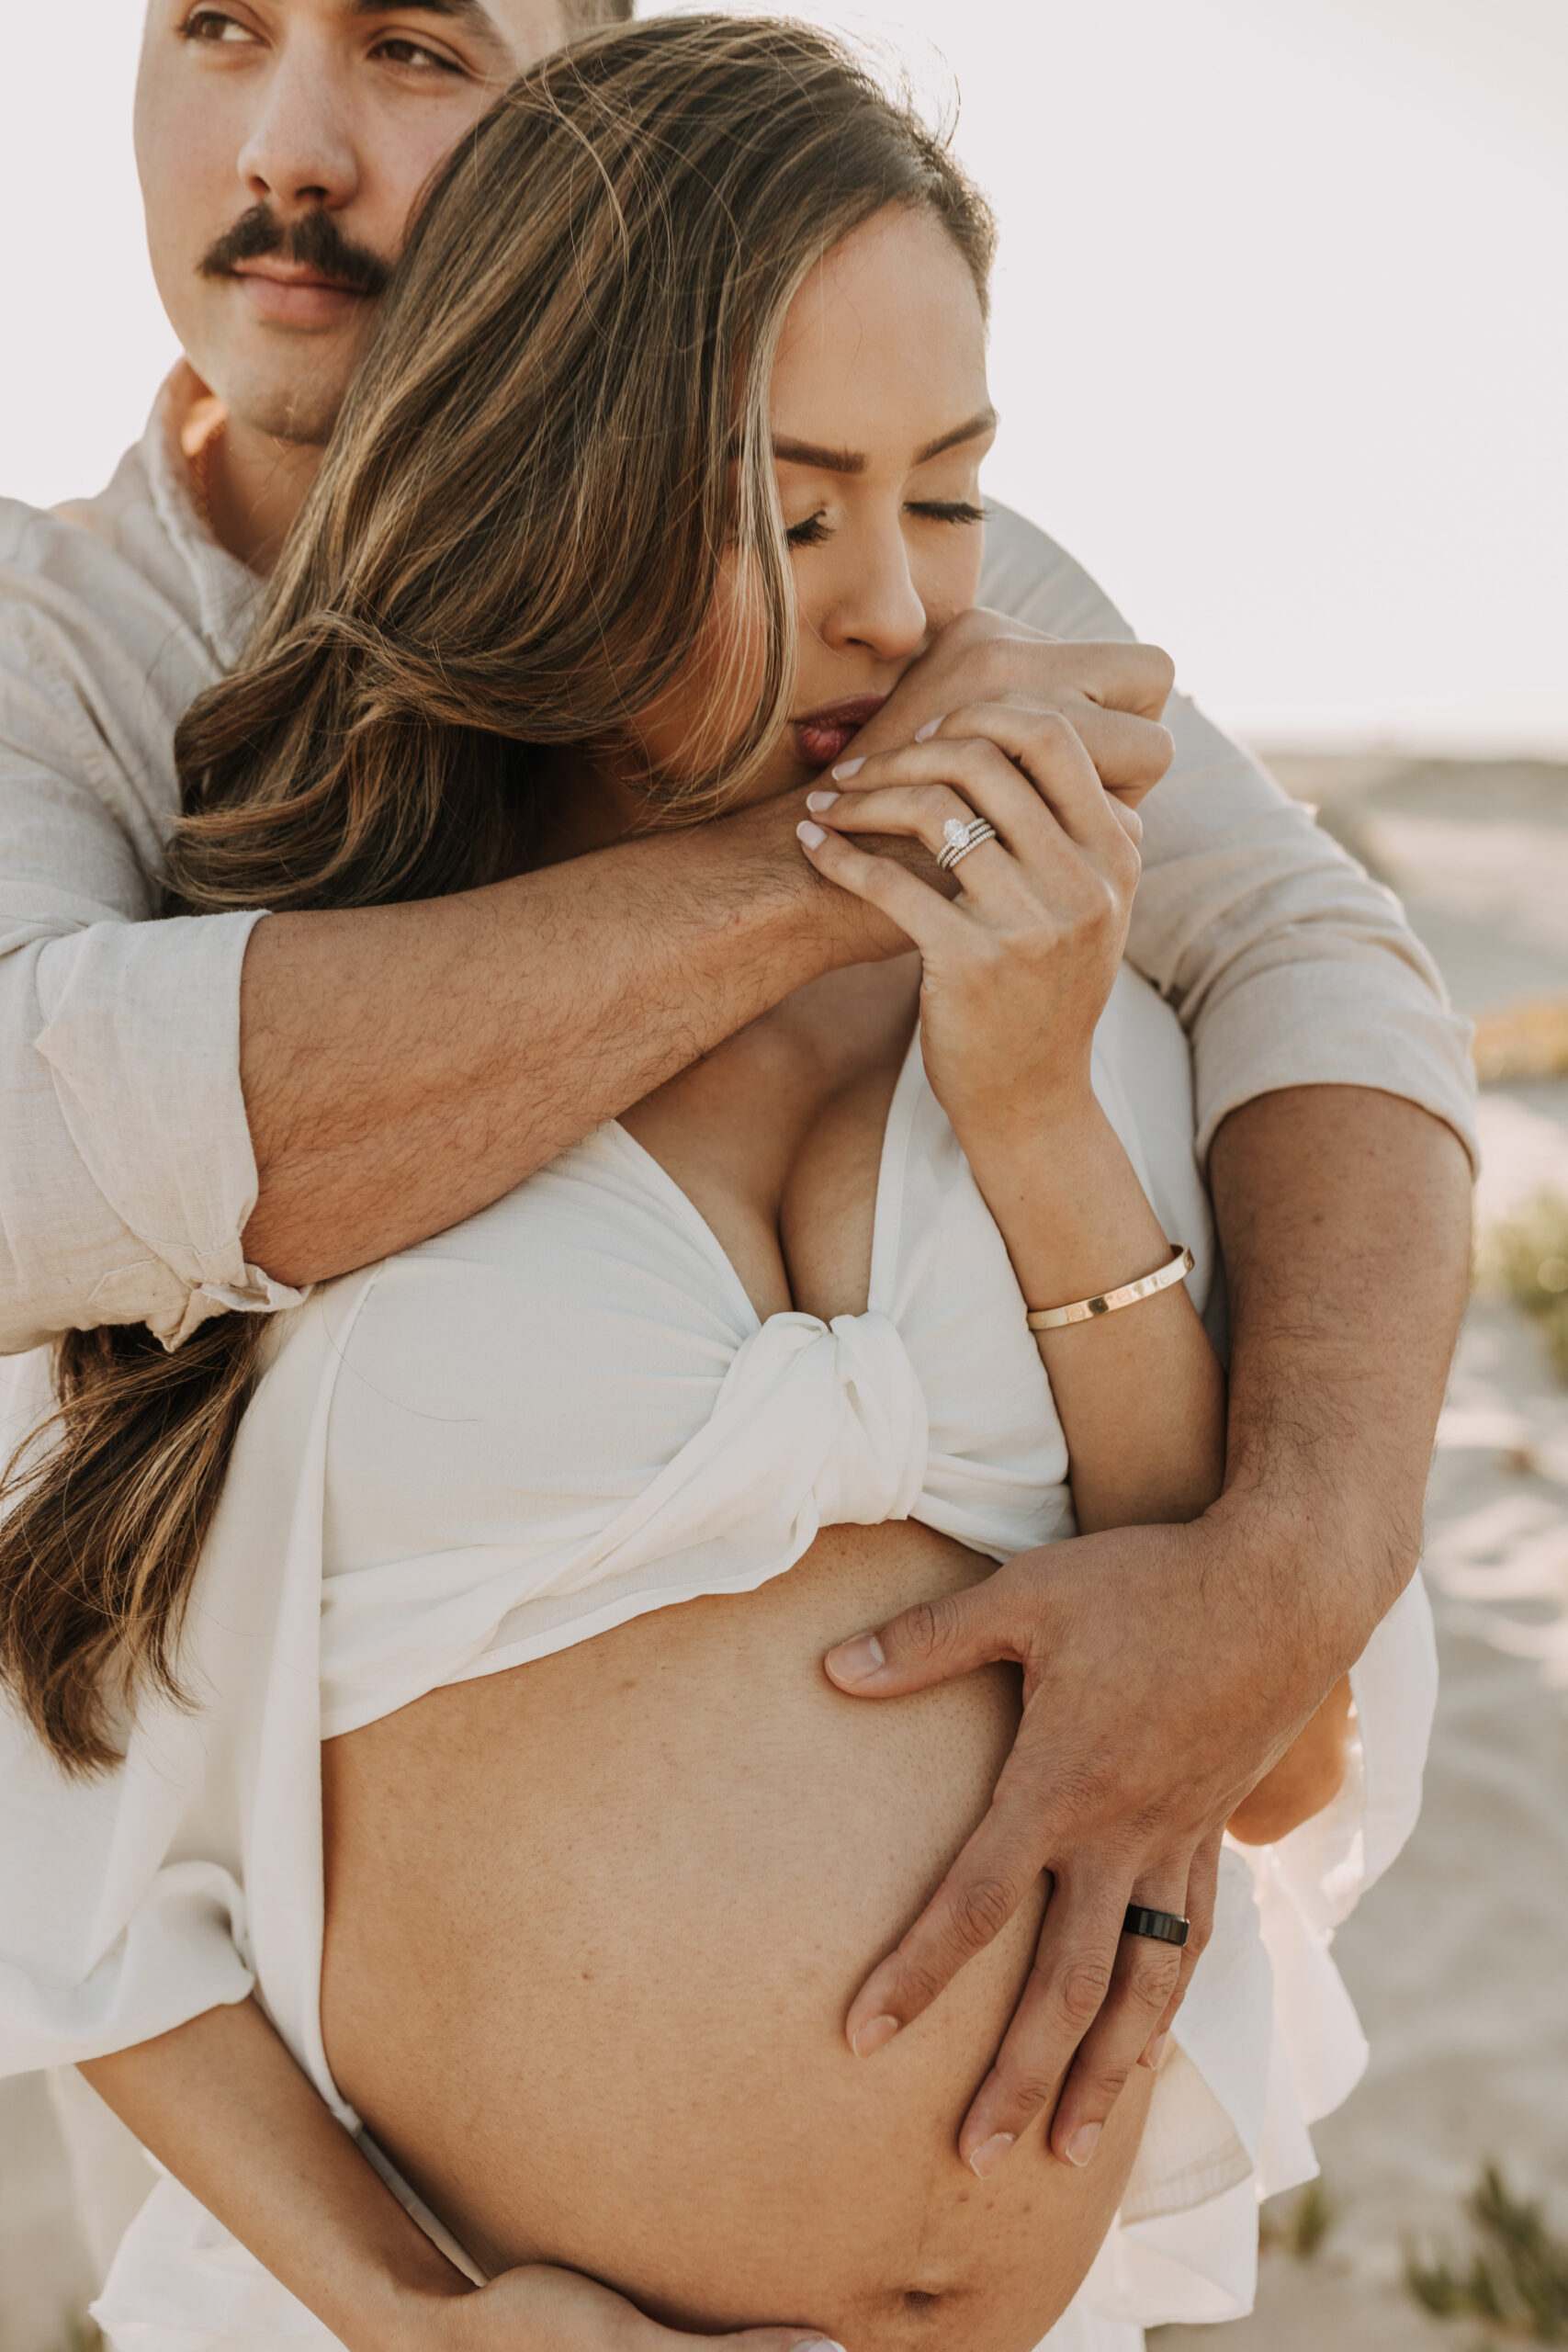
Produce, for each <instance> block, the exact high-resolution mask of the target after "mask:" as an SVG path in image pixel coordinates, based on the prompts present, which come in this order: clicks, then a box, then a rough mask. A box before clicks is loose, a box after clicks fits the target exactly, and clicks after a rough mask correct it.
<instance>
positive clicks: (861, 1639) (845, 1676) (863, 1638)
mask: <svg viewBox="0 0 1568 2352" xmlns="http://www.w3.org/2000/svg"><path fill="white" fill-rule="evenodd" d="M801 830H802V831H805V827H804V826H803V827H802V828H801ZM886 1663H887V1653H886V1650H885V1649H884V1648H883V1646H882V1644H881V1643H880V1642H879V1641H878V1640H877V1638H876V1635H875V1634H860V1635H858V1636H857V1638H856V1639H855V1640H854V1641H852V1642H840V1645H839V1646H838V1648H837V1649H836V1650H829V1653H828V1658H827V1666H828V1671H829V1674H830V1675H831V1676H832V1678H833V1679H834V1681H835V1682H869V1681H870V1679H871V1678H872V1676H873V1675H874V1674H880V1673H881V1671H882V1669H883V1668H884V1667H885V1666H886Z"/></svg>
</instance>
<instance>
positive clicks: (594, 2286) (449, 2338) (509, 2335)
mask: <svg viewBox="0 0 1568 2352" xmlns="http://www.w3.org/2000/svg"><path fill="white" fill-rule="evenodd" d="M432 2320H433V2326H432V2328H431V2329H430V2330H429V2331H420V2332H419V2333H418V2334H417V2335H416V2336H415V2338H414V2341H413V2343H412V2344H411V2345H409V2346H407V2347H406V2352H842V2347H841V2346H837V2345H834V2344H832V2343H830V2342H829V2339H828V2338H827V2337H826V2336H825V2335H821V2334H820V2333H819V2332H818V2330H817V2329H815V2328H809V2327H749V2328H746V2329H743V2330H742V2331H741V2333H740V2334H739V2335H685V2334H683V2333H682V2331H681V2330H680V2329H678V2328H668V2327H660V2325H659V2324H658V2323H657V2322H656V2321H654V2320H651V2319H649V2318H648V2317H647V2316H646V2315H645V2314H644V2313H643V2312H639V2311H638V2310H637V2307H636V2305H635V2304H633V2303H628V2302H627V2301H626V2298H625V2296H624V2295H617V2294H615V2292H614V2290H612V2289H610V2288H608V2287H602V2286H601V2285H600V2284H599V2282H598V2280H597V2279H595V2278H584V2277H583V2276H582V2274H581V2271H577V2270H558V2269H557V2268H555V2267H553V2265H551V2264H549V2263H544V2262H535V2263H529V2264H527V2265H525V2267H523V2268H521V2269H517V2270H507V2271H503V2272H502V2275H501V2276H500V2278H492V2279H491V2282H490V2284H489V2286H488V2287H479V2288H476V2289H475V2290H474V2291H473V2293H472V2294H468V2295H455V2296H452V2297H450V2298H446V2299H440V2300H438V2301H436V2302H435V2303H434V2306H433V2309H432Z"/></svg>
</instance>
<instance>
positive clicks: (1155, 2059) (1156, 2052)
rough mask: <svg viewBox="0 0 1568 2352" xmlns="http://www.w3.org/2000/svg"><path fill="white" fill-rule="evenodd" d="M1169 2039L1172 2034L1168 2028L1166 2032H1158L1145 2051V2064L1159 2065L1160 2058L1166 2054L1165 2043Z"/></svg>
mask: <svg viewBox="0 0 1568 2352" xmlns="http://www.w3.org/2000/svg"><path fill="white" fill-rule="evenodd" d="M1169 2040H1170V2034H1169V2032H1168V2031H1166V2032H1165V2033H1156V2036H1155V2038H1154V2040H1153V2041H1151V2042H1150V2044H1149V2046H1148V2048H1147V2049H1146V2050H1145V2052H1144V2064H1145V2066H1157V2065H1158V2064H1159V2062H1160V2060H1161V2059H1162V2058H1163V2057H1164V2056H1165V2045H1166V2043H1167V2042H1168V2041H1169Z"/></svg>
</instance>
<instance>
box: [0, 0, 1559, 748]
mask: <svg viewBox="0 0 1568 2352" xmlns="http://www.w3.org/2000/svg"><path fill="white" fill-rule="evenodd" d="M656 12H659V13H662V10H661V9H656ZM795 13H797V14H802V15H807V16H811V17H816V18H818V20H821V21H826V22H829V23H832V24H837V25H838V26H840V28H843V29H844V30H846V31H847V32H849V33H851V34H852V35H855V36H858V37H859V38H861V39H863V40H868V41H871V42H873V43H874V44H875V45H876V47H877V48H878V50H879V51H881V52H883V53H886V52H888V51H891V52H893V53H894V54H896V55H897V57H898V58H899V59H900V60H901V61H902V62H903V63H904V65H905V66H906V67H907V69H908V72H909V74H911V76H912V78H913V80H914V82H915V84H916V86H917V87H918V89H919V91H920V92H921V94H922V96H925V97H926V98H927V99H928V101H929V103H931V105H932V106H936V107H941V106H943V105H946V104H948V103H950V102H951V100H952V98H953V96H954V94H955V93H956V95H957V96H958V98H959V100H960V102H961V104H960V113H959V118H958V128H957V133H956V142H955V143H956V145H957V149H958V152H959V153H960V154H961V155H962V156H963V157H964V160H965V161H966V162H967V163H968V164H969V166H970V168H971V170H972V171H973V172H974V174H975V175H976V177H977V178H978V179H979V180H980V182H981V184H982V186H983V187H985V188H986V189H987V193H988V194H989V195H990V196H991V198H992V199H993V201H994V203H995V204H996V206H997V209H998V213H999V215H1000V220H1001V227H1002V248H1001V261H1000V266H999V275H998V286H997V300H996V322H995V327H994V332H993V338H992V389H993V392H994V394H995V397H996V399H997V402H998V407H999V408H1000V410H1001V413H1002V431H1001V434H1000V436H999V438H998V447H997V451H996V455H995V457H994V458H993V459H992V461H991V465H990V468H989V470H988V477H987V488H988V489H989V491H990V492H991V493H992V494H993V495H994V496H996V497H998V498H1003V499H1006V500H1007V501H1009V503H1012V504H1014V505H1017V506H1020V507H1021V508H1022V509H1023V510H1024V511H1025V512H1026V513H1028V514H1029V515H1032V517H1033V519H1034V520H1035V521H1036V522H1038V523H1040V524H1041V525H1042V526H1043V527H1044V528H1045V529H1047V530H1048V531H1050V532H1051V533H1052V534H1053V535H1054V536H1055V537H1057V538H1059V539H1061V540H1062V541H1063V542H1064V543H1065V544H1066V546H1067V547H1069V548H1071V549H1072V550H1073V552H1074V553H1075V554H1076V555H1077V556H1078V557H1079V558H1080V559H1081V560H1083V561H1084V562H1086V563H1087V564H1088V565H1089V568H1090V570H1091V571H1094V573H1095V574H1096V575H1097V577H1098V578H1099V579H1100V581H1101V582H1102V583H1103V584H1104V586H1105V587H1106V588H1107V589H1108V590H1109V591H1110V593H1111V595H1112V596H1113V597H1114V598H1115V599H1116V601H1117V602H1118V604H1120V605H1121V606H1122V610H1123V611H1124V612H1125V613H1126V614H1127V616H1128V617H1129V619H1130V620H1131V621H1132V622H1133V624H1134V627H1135V628H1137V629H1138V631H1139V633H1140V634H1141V635H1144V636H1145V637H1151V638H1156V639H1158V640H1159V641H1160V642H1161V643H1163V644H1165V645H1166V646H1168V648H1169V650H1170V651H1171V652H1172V654H1173V655H1174V656H1175V658H1176V661H1177V665H1178V670H1179V674H1180V677H1181V680H1182V683H1183V684H1184V685H1186V686H1187V687H1188V688H1189V690H1190V691H1192V692H1194V693H1196V694H1197V695H1199V696H1200V698H1201V700H1202V701H1203V702H1204V704H1205V705H1206V706H1207V707H1208V708H1209V709H1210V710H1211V711H1212V712H1213V715H1214V716H1215V717H1216V718H1220V719H1222V720H1223V721H1224V722H1225V723H1226V724H1228V725H1230V726H1231V727H1233V728H1235V729H1237V730H1239V731H1240V732H1241V733H1243V734H1244V735H1246V736H1247V738H1248V739H1249V740H1251V741H1254V742H1257V743H1260V744H1266V745H1267V744H1273V745H1278V746H1288V745H1314V746H1323V747H1327V748H1334V747H1339V746H1347V747H1351V746H1353V747H1357V748H1360V747H1388V748H1405V749H1412V750H1437V751H1445V750H1446V751H1454V752H1471V751H1487V752H1525V753H1530V752H1540V753H1546V754H1553V753H1555V754H1557V755H1559V756H1568V458H1565V455H1564V450H1565V447H1568V431H1565V430H1564V419H1565V418H1568V302H1565V301H1564V300H1563V295H1562V289H1563V285H1564V281H1565V278H1568V137H1565V136H1564V126H1565V125H1568V5H1564V0H963V5H961V6H955V5H953V0H881V5H879V6H875V7H857V8H853V9H851V8H844V7H836V6H826V5H824V6H815V5H810V6H798V5H797V6H796V9H795ZM7 17H8V18H9V19H10V21H9V22H8V23H7V27H6V71H5V74H4V77H3V81H0V217H3V218H4V219H5V220H7V221H8V222H9V223H10V224H12V233H11V235H10V236H9V237H7V239H6V242H5V243H4V246H3V247H0V494H5V495H9V496H15V497H19V498H24V499H29V500H31V501H33V502H34V503H40V504H41V503H49V502H50V501H51V500H54V499H58V498H62V497H66V496H71V495H76V494H80V493H81V492H84V491H90V490H92V489H94V488H96V487H97V486H98V485H99V484H100V483H101V482H102V481H105V480H106V479H107V475H108V473H109V472H110V471H111V470H112V468H113V464H114V461H115V458H116V457H117V455H118V452H119V450H120V449H121V448H122V447H124V446H125V444H126V443H127V442H128V441H130V440H131V439H133V438H134V437H135V435H137V433H138V432H139V431H140V429H141V423H142V419H143V417H144V415H145V413H146V410H147V408H148V406H149V404H150V401H151V399H152V392H153V390H154V389H155V387H156V384H157V381H158V379H159V377H160V376H161V374H162V373H163V370H164V368H165V367H166V365H167V364H168V362H169V360H170V359H171V358H172V356H173V354H174V345H173V341H172V337H171V335H170V333H169V330H168V327H167V325H166V323H165V322H164V318H163V314H162V312H161V311H160V310H159V307H158V301H157V297H156V294H155V293H154V291H153V288H152V279H151V276H150V274H149V271H148V268H147V264H146V258H145V254H144V252H143V248H142V242H141V218H140V208H139V200H138V195H137V189H136V182H135V174H134V169H133V166H132V162H131V153H130V92H131V82H132V76H133V72H134V65H135V52H136V46H137V39H138V34H139V30H140V18H141V7H140V4H139V0H73V6H71V7H70V8H65V7H62V6H57V5H42V0H33V4H32V5H29V6H25V7H24V6H20V5H17V0H13V6H11V7H10V8H8V9H7Z"/></svg>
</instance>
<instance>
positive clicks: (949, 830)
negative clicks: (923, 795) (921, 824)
mask: <svg viewBox="0 0 1568 2352" xmlns="http://www.w3.org/2000/svg"><path fill="white" fill-rule="evenodd" d="M996 838H997V829H996V827H995V825H988V824H987V822H986V820H985V819H984V817H971V818H970V820H969V821H968V823H967V824H965V823H964V820H963V818H962V817H950V818H949V819H948V820H947V822H946V824H945V825H944V826H943V827H942V841H943V843H944V844H945V846H944V847H943V848H942V849H941V850H939V851H938V853H937V861H936V862H937V865H938V866H939V867H940V868H941V870H942V873H943V874H951V873H952V871H953V867H954V866H955V865H957V864H958V861H959V859H960V858H961V857H967V856H968V854H969V853H970V851H971V850H972V849H978V848H979V846H980V843H981V842H994V841H995V840H996Z"/></svg>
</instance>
